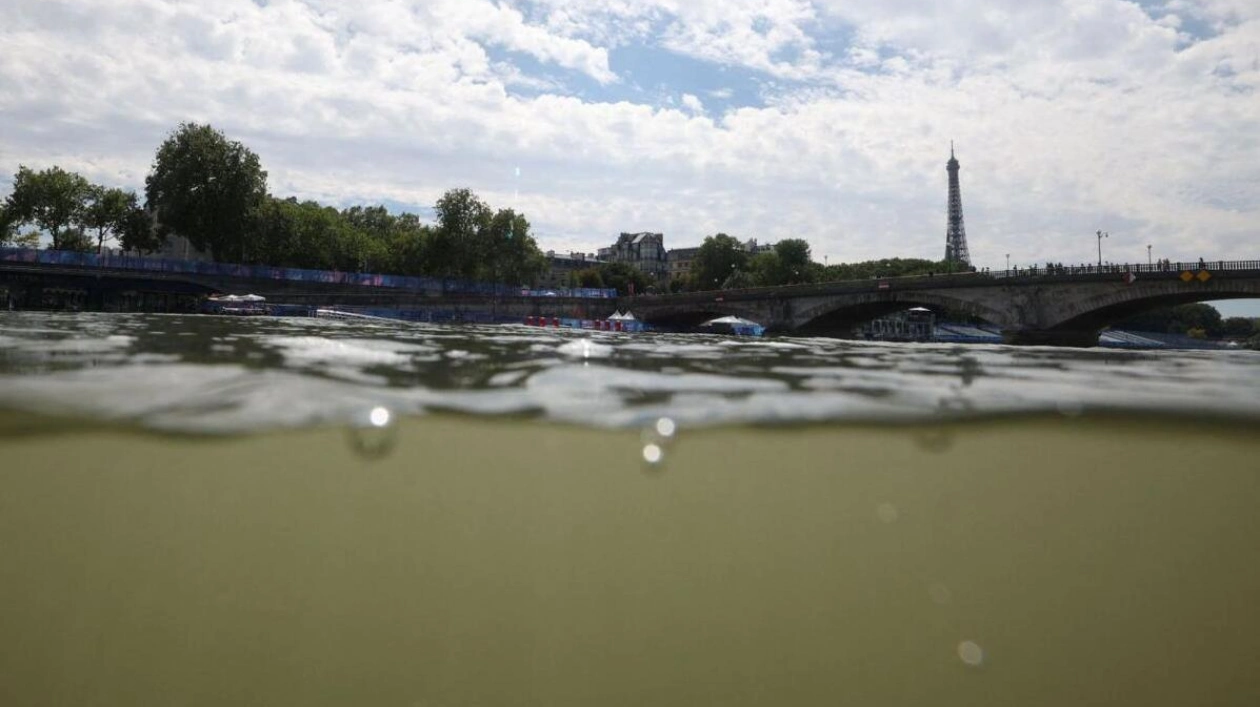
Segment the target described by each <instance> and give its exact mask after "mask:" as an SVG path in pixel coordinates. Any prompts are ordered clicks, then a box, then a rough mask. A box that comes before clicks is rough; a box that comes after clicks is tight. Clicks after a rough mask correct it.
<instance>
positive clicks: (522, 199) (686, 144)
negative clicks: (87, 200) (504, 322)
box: [0, 0, 1260, 314]
mask: <svg viewBox="0 0 1260 707" xmlns="http://www.w3.org/2000/svg"><path fill="white" fill-rule="evenodd" d="M185 121H189V122H201V123H206V122H208V123H210V124H211V125H213V126H214V127H216V128H218V129H220V130H222V131H223V132H224V133H225V134H226V135H227V136H228V137H229V138H230V139H233V140H239V141H240V142H242V143H244V144H245V145H246V146H248V147H249V148H250V149H252V150H253V151H255V152H256V153H258V155H259V157H260V158H261V160H262V163H263V166H264V168H265V169H266V170H267V172H268V175H269V179H268V184H269V188H270V190H271V192H272V193H273V194H276V195H278V196H297V197H299V198H302V199H308V198H309V199H315V200H318V201H320V202H324V203H328V204H332V205H336V206H348V205H351V204H376V203H383V204H385V205H387V206H389V207H390V208H391V209H394V210H400V211H401V210H407V211H413V212H417V213H419V214H421V215H422V217H425V218H426V219H427V218H430V217H431V214H432V211H431V207H432V204H433V203H434V202H435V201H436V200H437V199H438V198H439V197H440V196H441V195H442V193H443V192H445V191H446V190H448V189H452V188H456V187H468V188H471V189H472V190H473V191H475V192H476V193H477V194H478V195H480V196H481V197H482V198H483V199H484V200H485V201H487V202H488V203H489V204H490V205H491V206H492V207H494V208H515V209H517V210H518V211H521V212H523V213H524V214H525V215H526V216H527V218H528V219H529V220H530V222H531V224H532V228H533V233H534V235H535V236H536V238H537V239H538V242H539V244H540V246H541V247H542V248H543V249H544V250H555V251H557V252H568V251H571V250H579V251H583V252H593V251H595V250H596V249H598V248H600V247H602V246H606V245H609V244H610V243H612V242H613V241H615V240H616V237H617V234H618V233H620V232H623V231H628V232H637V231H654V232H661V233H664V234H665V243H666V246H667V247H670V248H675V247H686V246H695V245H699V244H700V242H701V241H703V239H704V237H705V236H707V235H712V234H714V233H718V232H724V233H729V234H731V235H734V236H737V237H739V238H741V239H749V238H756V239H758V240H759V241H761V242H773V241H776V240H779V239H782V238H788V237H796V238H804V239H805V240H807V241H808V242H809V243H810V244H811V246H812V249H813V253H814V256H815V259H816V260H819V261H823V260H824V259H826V260H827V262H831V263H835V262H853V261H859V260H867V259H872V258H881V257H894V256H900V257H918V258H932V259H940V258H941V257H943V254H944V246H945V226H946V190H947V175H946V172H945V163H946V161H947V160H948V158H949V154H950V144H951V141H952V143H953V145H954V150H955V154H956V155H957V157H958V159H959V161H960V163H961V165H962V170H961V185H962V198H963V212H964V217H965V223H966V230H967V241H968V245H969V249H970V253H971V258H972V262H973V263H974V264H976V265H977V266H979V267H993V268H998V267H1005V263H1006V256H1007V254H1009V255H1010V262H1011V264H1012V265H1019V266H1028V265H1032V264H1036V263H1044V262H1046V261H1056V262H1064V263H1072V264H1076V263H1088V262H1094V261H1097V259H1098V246H1099V239H1098V238H1097V237H1096V235H1095V234H1096V232H1097V231H1099V230H1102V231H1105V232H1107V234H1108V237H1107V238H1106V239H1105V240H1102V241H1101V246H1102V257H1103V259H1104V260H1106V261H1110V262H1145V261H1146V260H1147V257H1148V252H1149V255H1150V257H1153V258H1170V259H1172V260H1178V259H1183V260H1195V261H1197V259H1198V258H1200V257H1203V258H1205V259H1207V260H1216V259H1260V225H1258V224H1260V128H1257V125H1258V124H1260V2H1257V1H1256V0H1140V1H1138V2H1126V1H1120V0H1039V1H1037V2H1029V1H1028V0H881V2H878V3H876V2H869V1H861V2H858V1H849V0H498V1H493V0H357V1H356V2H354V3H347V2H335V1H333V0H216V1H215V2H202V1H201V0H189V1H185V0H4V2H2V3H0V194H5V193H7V192H8V191H9V189H10V186H11V182H12V175H13V173H14V172H16V171H17V168H18V166H19V165H27V166H31V167H34V168H43V167H47V166H51V165H54V164H55V165H60V166H62V167H64V168H66V169H70V170H74V171H77V172H79V173H81V174H83V175H84V176H86V177H88V178H89V179H91V180H92V181H95V182H98V183H102V184H108V185H117V186H123V187H128V188H132V189H136V190H137V191H142V189H143V184H144V177H145V175H146V174H147V172H148V169H149V166H150V164H151V162H152V159H153V155H154V152H155V151H156V149H157V146H158V145H159V144H160V143H161V142H162V140H163V139H164V138H165V137H166V136H167V135H169V134H170V132H171V131H172V130H174V129H175V128H176V127H177V126H178V125H179V124H180V123H181V122H185ZM1148 245H1149V246H1150V249H1149V251H1148ZM1252 304H1253V305H1254V304H1255V303H1252ZM1255 309H1256V312H1257V313H1258V314H1260V307H1256V308H1255Z"/></svg>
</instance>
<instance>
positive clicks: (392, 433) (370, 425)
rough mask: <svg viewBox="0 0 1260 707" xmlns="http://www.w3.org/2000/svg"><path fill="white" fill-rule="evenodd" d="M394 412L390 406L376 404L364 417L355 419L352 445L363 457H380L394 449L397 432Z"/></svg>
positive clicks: (351, 438)
mask: <svg viewBox="0 0 1260 707" xmlns="http://www.w3.org/2000/svg"><path fill="white" fill-rule="evenodd" d="M393 421H394V414H393V413H392V412H390V410H389V408H386V407H382V406H379V405H378V406H376V407H374V408H372V409H371V410H369V411H368V412H367V414H365V415H364V416H363V417H362V418H360V419H358V420H355V425H354V427H353V428H352V429H351V430H350V446H351V448H353V449H354V451H355V452H356V453H357V454H358V455H359V456H361V457H364V458H366V459H380V458H382V457H385V456H387V455H388V454H389V453H390V452H392V451H394V444H395V443H396V442H397V438H398V435H397V432H396V430H395V428H394V426H393V424H391V423H393Z"/></svg>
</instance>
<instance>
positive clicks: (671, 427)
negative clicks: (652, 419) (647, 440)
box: [656, 417, 678, 439]
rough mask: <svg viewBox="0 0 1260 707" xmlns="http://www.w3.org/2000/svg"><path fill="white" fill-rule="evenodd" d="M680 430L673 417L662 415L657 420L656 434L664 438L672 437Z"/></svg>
mask: <svg viewBox="0 0 1260 707" xmlns="http://www.w3.org/2000/svg"><path fill="white" fill-rule="evenodd" d="M677 431H678V425H677V424H675V423H674V420H673V419H672V418H668V417H662V418H661V419H659V420H657V421H656V434H658V435H660V436H661V438H662V439H672V438H673V437H674V433H675V432H677Z"/></svg>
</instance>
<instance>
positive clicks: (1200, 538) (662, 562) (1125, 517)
mask: <svg viewBox="0 0 1260 707" xmlns="http://www.w3.org/2000/svg"><path fill="white" fill-rule="evenodd" d="M1257 364H1260V357H1257V356H1256V355H1254V354H1249V353H1245V352H1243V353H1220V354H1216V353H1193V354H1180V353H1168V352H1159V353H1130V352H1116V351H1064V350H1049V349H1010V348H1004V347H947V346H915V345H910V346H892V345H887V346H885V345H868V344H851V343H845V342H836V341H827V340H815V339H773V340H764V341H740V340H731V339H721V338H710V337H680V336H675V337H624V336H616V335H603V336H600V335H594V336H592V335H590V334H586V335H582V334H579V333H570V334H565V333H556V332H550V331H539V330H531V329H526V328H524V327H519V328H514V327H500V328H438V327H422V326H412V325H402V324H388V323H371V324H367V323H356V324H345V323H338V322H324V321H315V320H268V319H254V320H232V319H214V318H208V317H176V316H113V317H111V316H105V315H100V316H93V315H78V316H63V315H47V314H5V315H0V372H2V375H0V409H3V412H2V413H0V676H3V678H2V679H0V704H15V705H16V704H23V705H25V704H207V705H209V704H346V703H356V704H387V705H417V704H419V705H486V704H496V705H520V704H530V705H591V704H613V705H622V704H624V705H641V704H665V705H673V704H678V705H684V704H685V705H696V704H713V705H741V704H807V705H813V704H828V705H831V704H958V705H964V704H965V705H976V704H993V705H998V704H1001V705H1010V704H1034V705H1043V704H1044V705H1062V704H1096V703H1106V704H1135V705H1136V704H1141V705H1151V704H1168V705H1185V704H1239V705H1244V704H1255V703H1256V702H1257V700H1260V672H1258V671H1256V670H1255V668H1254V665H1255V662H1256V656H1257V655H1260V608H1258V607H1257V603H1256V597H1257V596H1260V560H1257V558H1258V557H1260V552H1258V551H1260V514H1257V512H1256V508H1257V503H1258V502H1260V463H1257V462H1256V459H1257V458H1260V437H1257V434H1256V432H1257V419H1260V417H1258V411H1260V395H1258V393H1260V388H1258V386H1260V383H1258V382H1257V381H1258V378H1257V375H1256V373H1257V371H1258V370H1260V368H1257ZM661 418H667V419H668V420H669V421H670V422H672V423H673V424H672V429H671V425H670V424H668V423H661V422H660V420H661ZM374 423H382V424H380V425H379V426H378V425H376V424H374ZM670 432H672V434H670Z"/></svg>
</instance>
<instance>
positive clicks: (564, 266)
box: [539, 250, 600, 287]
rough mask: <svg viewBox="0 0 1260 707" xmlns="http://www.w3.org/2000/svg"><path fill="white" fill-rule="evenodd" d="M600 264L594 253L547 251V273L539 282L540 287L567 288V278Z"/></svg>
mask: <svg viewBox="0 0 1260 707" xmlns="http://www.w3.org/2000/svg"><path fill="white" fill-rule="evenodd" d="M599 264H600V260H599V259H598V258H596V257H595V254H594V253H557V252H555V251H554V250H549V251H547V271H546V272H544V273H543V275H542V279H541V280H540V281H539V283H540V285H541V286H542V287H568V286H569V277H570V276H571V275H572V274H573V273H575V272H577V271H579V270H585V269H587V268H593V267H595V266H597V265H599Z"/></svg>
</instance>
